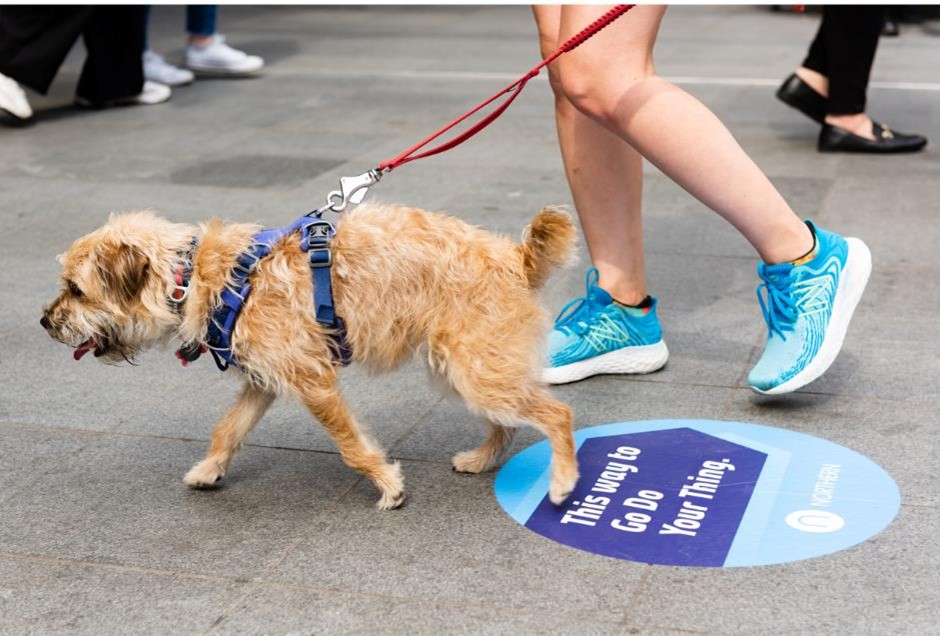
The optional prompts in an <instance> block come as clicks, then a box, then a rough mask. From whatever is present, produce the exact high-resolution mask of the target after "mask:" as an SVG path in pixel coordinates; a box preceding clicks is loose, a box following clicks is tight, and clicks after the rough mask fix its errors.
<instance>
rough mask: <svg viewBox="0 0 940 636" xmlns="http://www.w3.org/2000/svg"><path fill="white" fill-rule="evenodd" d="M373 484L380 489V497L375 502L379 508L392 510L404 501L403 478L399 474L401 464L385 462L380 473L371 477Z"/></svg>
mask: <svg viewBox="0 0 940 636" xmlns="http://www.w3.org/2000/svg"><path fill="white" fill-rule="evenodd" d="M373 479H374V481H375V485H376V486H378V488H379V490H380V491H382V497H381V498H380V499H379V500H378V502H377V503H376V504H375V507H376V508H378V509H379V510H394V509H395V508H398V507H399V506H401V505H402V504H403V503H404V501H405V480H404V479H402V476H401V464H399V463H398V462H395V463H394V464H386V465H385V469H384V470H383V471H382V474H381V475H379V476H377V477H375V478H373Z"/></svg>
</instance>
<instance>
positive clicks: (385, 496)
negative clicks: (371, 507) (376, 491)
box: [375, 490, 405, 510]
mask: <svg viewBox="0 0 940 636" xmlns="http://www.w3.org/2000/svg"><path fill="white" fill-rule="evenodd" d="M403 503H405V491H404V490H399V491H398V492H396V493H388V492H387V493H382V498H381V499H379V501H378V503H376V504H375V507H376V508H378V509H379V510H394V509H395V508H398V507H400V506H401V505H402V504H403Z"/></svg>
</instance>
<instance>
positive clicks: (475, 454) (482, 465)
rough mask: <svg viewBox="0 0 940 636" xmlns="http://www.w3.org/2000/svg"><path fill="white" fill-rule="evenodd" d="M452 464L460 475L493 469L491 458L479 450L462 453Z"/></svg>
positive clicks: (453, 459) (452, 460) (455, 456)
mask: <svg viewBox="0 0 940 636" xmlns="http://www.w3.org/2000/svg"><path fill="white" fill-rule="evenodd" d="M450 462H451V464H452V465H453V467H454V470H456V471H457V472H458V473H482V472H484V471H487V470H489V469H490V468H492V462H491V461H490V457H488V456H487V455H485V454H484V453H481V452H480V451H479V450H468V451H461V452H459V453H457V454H456V455H454V456H453V458H451V460H450Z"/></svg>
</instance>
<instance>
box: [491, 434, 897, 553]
mask: <svg viewBox="0 0 940 636" xmlns="http://www.w3.org/2000/svg"><path fill="white" fill-rule="evenodd" d="M575 439H576V442H577V444H578V461H579V463H580V470H581V479H580V481H579V482H578V486H577V487H576V488H575V490H574V492H573V493H572V494H571V497H569V498H568V500H567V501H566V502H565V503H564V504H562V505H561V506H555V505H553V504H552V503H551V501H549V499H548V496H547V492H548V481H549V473H548V466H549V460H550V456H551V450H550V448H549V446H548V442H547V441H545V442H540V443H538V444H535V445H534V446H531V447H529V448H527V449H526V450H524V451H522V452H521V453H519V454H518V455H516V456H515V457H513V458H512V459H511V460H509V462H507V463H506V465H505V466H503V468H502V470H500V472H499V475H498V476H497V477H496V496H497V498H498V499H499V503H500V504H501V505H502V507H503V508H504V509H505V510H506V512H507V513H508V514H509V515H510V516H511V517H512V518H513V519H515V520H516V521H518V522H519V523H521V524H523V525H524V526H525V527H527V528H529V529H530V530H532V531H534V532H537V533H539V534H541V535H543V536H545V537H548V538H550V539H553V540H555V541H558V542H560V543H564V544H566V545H569V546H572V547H575V548H579V549H581V550H586V551H588V552H593V553H595V554H603V555H606V556H610V557H615V558H618V559H628V560H630V561H639V562H642V563H656V564H661V565H690V566H704V567H741V566H751V565H769V564H772V563H785V562H788V561H799V560H801V559H808V558H811V557H815V556H819V555H822V554H829V553H830V552H836V551H838V550H843V549H845V548H847V547H849V546H852V545H855V544H857V543H860V542H862V541H865V540H866V539H869V538H871V537H872V536H874V535H876V534H878V533H879V532H880V531H881V530H883V529H884V528H885V527H886V526H887V525H888V524H889V523H891V520H892V519H894V517H895V515H896V514H897V512H898V509H899V507H900V502H901V498H900V494H899V493H898V488H897V486H896V485H895V483H894V480H893V479H891V477H890V476H889V475H888V474H887V473H886V472H885V471H884V470H882V469H881V468H880V467H879V466H878V465H877V464H875V463H874V462H872V461H871V460H869V459H867V458H866V457H863V456H862V455H859V454H858V453H856V452H855V451H852V450H849V449H847V448H845V447H843V446H839V445H838V444H833V443H832V442H828V441H826V440H823V439H819V438H818V437H812V436H810V435H804V434H802V433H796V432H794V431H788V430H785V429H779V428H772V427H769V426H759V425H757V424H742V423H740V422H720V421H713V420H654V421H639V422H622V423H619V424H609V425H606V426H596V427H592V428H588V429H582V430H580V431H577V432H576V433H575Z"/></svg>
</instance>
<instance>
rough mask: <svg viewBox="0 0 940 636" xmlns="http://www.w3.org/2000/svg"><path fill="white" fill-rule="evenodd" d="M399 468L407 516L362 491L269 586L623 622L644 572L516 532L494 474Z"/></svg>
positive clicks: (435, 466) (273, 574)
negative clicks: (379, 506) (497, 494)
mask: <svg viewBox="0 0 940 636" xmlns="http://www.w3.org/2000/svg"><path fill="white" fill-rule="evenodd" d="M402 466H403V471H404V475H405V484H406V490H407V492H408V497H409V499H408V501H407V503H406V505H405V506H404V507H403V508H402V509H400V510H398V511H396V512H394V513H392V514H385V515H378V514H376V513H375V512H374V511H372V510H370V509H369V504H370V503H371V502H372V501H373V499H374V498H375V497H374V492H373V490H372V488H371V486H370V485H367V484H365V483H360V484H357V485H356V487H355V488H354V489H353V490H352V491H350V493H349V494H348V495H346V496H345V497H344V498H343V503H344V506H343V510H342V512H341V513H338V514H335V515H334V518H333V520H332V521H331V522H330V523H327V524H326V525H324V526H323V527H321V528H320V529H319V530H318V532H317V533H316V535H310V536H308V537H306V538H304V539H302V540H300V541H299V542H298V543H297V544H296V545H295V546H294V548H293V549H292V551H291V553H290V554H289V555H288V556H287V558H285V559H284V560H283V561H282V562H281V563H279V564H278V565H277V566H276V567H274V568H272V569H271V570H270V572H269V574H268V575H267V576H268V579H269V580H271V581H276V582H278V583H284V584H296V585H302V586H305V587H318V588H326V589H331V590H336V591H342V592H355V593H360V594H375V595H381V596H387V597H393V598H397V599H414V600H416V601H418V602H421V603H438V602H443V603H446V604H455V603H468V604H469V603H471V602H473V603H474V604H479V605H492V604H497V605H500V606H505V605H507V604H511V605H513V606H523V607H526V608H528V612H529V613H533V612H534V611H536V610H538V611H550V610H557V608H558V607H559V606H564V607H565V610H566V612H581V613H582V614H581V615H584V614H583V613H584V612H588V611H590V612H594V618H593V620H594V621H602V622H616V621H618V620H620V618H621V617H622V613H621V612H622V607H623V606H624V604H625V603H629V599H631V598H632V595H633V592H634V590H635V589H636V587H637V585H638V584H639V582H640V579H641V576H642V572H643V568H642V567H640V566H636V565H633V564H629V563H623V562H620V561H616V560H613V559H603V558H601V557H597V556H595V555H592V554H588V553H585V552H580V551H576V550H573V549H568V548H565V549H563V550H559V549H558V547H559V546H556V545H554V544H552V543H551V542H550V541H548V540H546V539H544V538H542V537H540V536H538V535H536V534H534V533H532V532H529V531H528V530H526V529H525V528H522V527H521V526H518V525H517V524H516V523H515V522H514V521H512V520H511V519H510V518H509V517H508V516H507V515H505V513H503V511H502V509H501V508H500V507H499V505H498V504H497V503H496V501H495V499H494V498H493V495H492V488H493V473H487V474H481V475H465V474H458V473H455V472H453V471H452V470H451V468H450V466H449V465H447V464H439V463H427V462H413V461H404V462H402ZM313 564H315V565H313ZM547 581H551V584H550V585H546V582H547Z"/></svg>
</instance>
